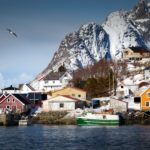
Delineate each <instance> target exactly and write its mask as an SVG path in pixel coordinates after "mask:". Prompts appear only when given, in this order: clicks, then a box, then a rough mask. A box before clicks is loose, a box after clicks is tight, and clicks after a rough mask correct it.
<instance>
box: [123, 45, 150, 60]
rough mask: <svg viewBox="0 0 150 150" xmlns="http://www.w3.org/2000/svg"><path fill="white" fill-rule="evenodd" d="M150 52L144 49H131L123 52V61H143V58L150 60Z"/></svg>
mask: <svg viewBox="0 0 150 150" xmlns="http://www.w3.org/2000/svg"><path fill="white" fill-rule="evenodd" d="M149 57H150V51H148V50H147V49H145V48H142V47H129V48H126V49H124V51H123V59H125V60H142V58H149Z"/></svg>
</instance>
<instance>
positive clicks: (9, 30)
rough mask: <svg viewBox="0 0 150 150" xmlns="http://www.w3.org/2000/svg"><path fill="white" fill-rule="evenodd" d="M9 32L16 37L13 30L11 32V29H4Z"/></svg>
mask: <svg viewBox="0 0 150 150" xmlns="http://www.w3.org/2000/svg"><path fill="white" fill-rule="evenodd" d="M6 30H7V31H8V32H9V33H10V34H12V35H14V36H15V37H17V34H16V33H15V32H13V31H12V30H11V29H6Z"/></svg>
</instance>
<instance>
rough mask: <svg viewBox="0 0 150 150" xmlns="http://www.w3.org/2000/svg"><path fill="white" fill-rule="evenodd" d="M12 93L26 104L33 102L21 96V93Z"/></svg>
mask: <svg viewBox="0 0 150 150" xmlns="http://www.w3.org/2000/svg"><path fill="white" fill-rule="evenodd" d="M12 95H13V96H15V97H16V98H17V99H18V100H20V101H21V102H22V103H24V104H31V102H30V101H29V100H28V99H26V98H25V97H23V96H21V95H20V94H12Z"/></svg>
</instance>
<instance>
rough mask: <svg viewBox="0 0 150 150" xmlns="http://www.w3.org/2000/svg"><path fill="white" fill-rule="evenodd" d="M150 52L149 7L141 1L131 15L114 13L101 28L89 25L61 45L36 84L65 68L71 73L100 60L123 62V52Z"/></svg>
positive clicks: (66, 38) (81, 28)
mask: <svg viewBox="0 0 150 150" xmlns="http://www.w3.org/2000/svg"><path fill="white" fill-rule="evenodd" d="M132 46H141V47H145V48H148V49H150V3H148V2H147V1H146V0H140V1H139V2H138V4H137V5H136V6H135V7H134V8H133V9H132V10H130V11H124V10H120V11H115V12H112V13H111V14H109V15H108V17H107V18H106V20H105V21H104V23H102V24H101V25H99V24H96V23H93V22H92V23H88V24H85V25H82V26H81V27H80V28H79V30H78V31H76V32H72V33H69V34H67V35H66V36H65V38H64V39H63V40H62V41H61V43H60V46H59V48H58V50H57V51H56V52H55V54H54V56H53V58H52V60H51V62H50V63H49V65H48V66H47V67H46V68H45V69H44V70H43V72H42V73H40V74H39V75H38V76H37V77H36V79H35V81H36V80H41V79H42V78H44V77H45V76H46V75H47V74H48V73H49V72H51V71H54V72H57V71H58V68H59V67H60V66H61V65H63V66H64V67H65V68H66V69H67V70H68V71H71V72H72V71H74V70H76V69H78V68H84V67H86V66H88V65H92V64H94V63H95V62H97V61H99V60H101V59H107V60H108V59H121V57H122V51H123V49H124V48H127V47H132Z"/></svg>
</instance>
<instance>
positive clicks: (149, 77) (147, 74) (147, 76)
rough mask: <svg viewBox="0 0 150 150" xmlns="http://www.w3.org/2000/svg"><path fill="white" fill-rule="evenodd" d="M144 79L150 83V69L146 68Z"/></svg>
mask: <svg viewBox="0 0 150 150" xmlns="http://www.w3.org/2000/svg"><path fill="white" fill-rule="evenodd" d="M144 77H145V80H148V81H150V67H146V68H145V69H144Z"/></svg>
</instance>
